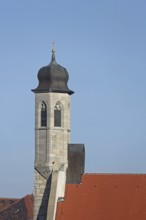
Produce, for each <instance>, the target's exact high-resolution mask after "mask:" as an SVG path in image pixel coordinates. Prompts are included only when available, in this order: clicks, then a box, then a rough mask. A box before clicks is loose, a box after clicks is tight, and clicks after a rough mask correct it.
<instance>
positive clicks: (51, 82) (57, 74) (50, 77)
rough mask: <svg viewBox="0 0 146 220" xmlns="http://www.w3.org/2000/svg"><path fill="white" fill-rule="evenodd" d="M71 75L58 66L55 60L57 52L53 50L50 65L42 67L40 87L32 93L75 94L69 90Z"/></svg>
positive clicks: (39, 75) (39, 74)
mask: <svg viewBox="0 0 146 220" xmlns="http://www.w3.org/2000/svg"><path fill="white" fill-rule="evenodd" d="M68 79H69V74H68V72H67V70H66V69H65V68H64V67H63V66H61V65H59V64H57V62H56V60H55V50H54V49H53V50H52V60H51V62H50V64H49V65H47V66H44V67H42V68H41V69H40V70H39V72H38V80H39V85H38V87H37V88H36V89H33V90H32V91H33V92H35V93H40V92H59V93H68V94H70V95H71V94H73V93H74V92H73V91H72V90H70V89H69V88H68V85H67V83H68Z"/></svg>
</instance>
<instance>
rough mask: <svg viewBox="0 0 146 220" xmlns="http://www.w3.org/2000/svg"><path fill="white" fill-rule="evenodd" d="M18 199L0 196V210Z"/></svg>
mask: <svg viewBox="0 0 146 220" xmlns="http://www.w3.org/2000/svg"><path fill="white" fill-rule="evenodd" d="M18 200H19V199H13V198H11V199H10V198H0V211H1V210H2V209H5V208H7V207H8V206H10V205H11V204H13V203H15V202H16V201H18Z"/></svg>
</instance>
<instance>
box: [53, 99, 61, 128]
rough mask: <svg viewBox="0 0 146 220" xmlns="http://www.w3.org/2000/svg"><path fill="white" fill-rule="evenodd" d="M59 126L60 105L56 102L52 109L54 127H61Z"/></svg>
mask: <svg viewBox="0 0 146 220" xmlns="http://www.w3.org/2000/svg"><path fill="white" fill-rule="evenodd" d="M61 125H62V105H61V103H60V101H57V102H56V105H55V108H54V126H55V127H61Z"/></svg>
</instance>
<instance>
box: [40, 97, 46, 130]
mask: <svg viewBox="0 0 146 220" xmlns="http://www.w3.org/2000/svg"><path fill="white" fill-rule="evenodd" d="M41 126H42V127H46V126H47V105H46V103H45V102H44V101H43V102H42V106H41Z"/></svg>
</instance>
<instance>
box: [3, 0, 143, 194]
mask: <svg viewBox="0 0 146 220" xmlns="http://www.w3.org/2000/svg"><path fill="white" fill-rule="evenodd" d="M145 12H146V1H145V0H141V1H136V0H111V1H109V0H91V1H85V0H84V1H83V0H80V1H73V0H61V1H59V0H54V1H49V0H48V1H47V0H43V1H39V0H31V1H30V0H25V1H20V0H13V1H8V0H1V1H0V33H1V34H0V57H1V61H0V76H1V79H0V88H1V89H0V100H1V110H0V113H1V114H0V121H1V123H0V131H1V135H0V149H1V153H0V175H1V178H0V179H1V181H0V197H21V196H23V195H25V194H27V193H32V191H33V162H34V94H33V93H32V92H31V91H30V90H31V89H33V88H35V87H36V86H37V84H38V82H37V72H38V70H39V68H40V67H42V66H44V65H47V64H48V63H49V62H50V58H51V45H52V42H53V41H55V44H56V60H57V62H58V63H59V64H61V65H63V66H65V67H66V68H67V70H68V72H69V74H70V80H69V87H70V89H72V90H74V91H75V94H74V95H73V96H72V97H71V106H72V109H71V142H72V143H84V144H85V146H86V172H94V173H98V172H102V173H121V172H122V173H146V135H145V134H146V86H145V83H146V13H145Z"/></svg>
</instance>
